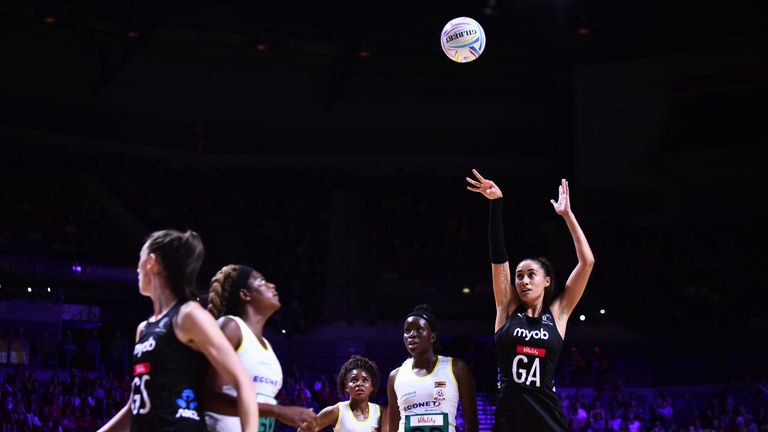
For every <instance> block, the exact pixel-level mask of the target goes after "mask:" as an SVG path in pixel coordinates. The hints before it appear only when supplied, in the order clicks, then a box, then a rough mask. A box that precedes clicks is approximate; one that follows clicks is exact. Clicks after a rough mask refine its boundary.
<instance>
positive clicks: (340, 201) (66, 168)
mask: <svg viewBox="0 0 768 432" xmlns="http://www.w3.org/2000/svg"><path fill="white" fill-rule="evenodd" d="M757 3H758V2H752V3H747V2H739V1H737V2H691V1H662V0H650V1H646V2H621V1H597V0H465V1H457V0H445V1H436V0H428V1H426V2H419V1H409V0H399V1H389V2H385V1H374V0H332V1H329V2H323V1H316V2H309V1H290V0H287V1H238V0H198V1H193V2H181V1H172V0H157V1H148V0H110V1H92V0H60V1H55V0H54V1H42V0H5V1H3V2H0V24H1V25H0V182H1V183H0V190H1V191H2V192H1V193H2V200H1V201H0V397H1V399H2V406H1V407H0V416H1V420H2V421H1V423H2V424H1V426H0V432H13V431H49V430H50V431H60V430H63V431H74V430H79V431H93V430H96V429H97V428H98V427H100V426H101V425H103V424H104V423H105V422H106V421H107V420H109V418H111V416H112V415H113V414H114V413H115V412H116V411H117V410H119V409H120V408H121V407H122V406H124V405H125V403H126V401H127V400H128V391H129V388H130V386H129V381H128V372H129V365H130V357H131V354H132V349H133V338H134V335H135V329H136V325H137V324H138V323H139V322H141V321H142V320H144V319H146V318H147V317H148V316H150V315H151V314H152V304H151V301H150V300H149V299H148V298H146V297H143V296H141V295H140V294H139V293H138V287H137V276H136V268H137V261H138V256H139V250H140V248H141V246H142V244H143V242H144V240H145V238H146V236H147V235H148V234H149V233H151V232H152V231H155V230H158V229H164V228H176V229H181V230H186V229H193V230H195V231H197V232H198V233H199V234H200V235H201V237H202V239H203V242H204V244H205V249H206V257H205V261H204V263H203V267H202V270H201V272H200V277H199V281H198V282H199V285H200V292H201V298H200V301H201V302H203V303H205V302H206V299H205V293H206V292H207V283H208V281H210V278H211V277H212V276H213V274H214V273H215V272H216V271H217V270H218V269H219V268H221V267H222V266H223V265H226V264H229V263H245V264H249V265H250V266H252V267H254V268H256V269H258V270H259V271H261V272H262V273H263V274H264V275H265V276H266V277H267V278H268V279H269V280H270V281H273V282H274V283H275V284H276V285H277V288H278V291H279V294H280V300H281V303H282V308H281V309H280V310H279V311H278V312H277V313H276V314H275V315H274V316H273V317H272V318H271V319H270V320H269V321H268V323H267V326H266V329H265V336H266V337H267V338H268V339H269V340H270V341H271V343H272V344H273V346H274V347H275V351H276V353H277V355H278V357H279V358H280V361H281V364H282V367H283V372H284V375H285V380H284V384H283V388H282V390H281V393H280V394H279V396H278V399H279V401H280V403H282V404H289V405H304V406H307V407H313V408H315V409H316V410H318V409H320V408H322V407H324V406H328V405H331V404H333V403H335V402H336V401H337V400H338V395H336V393H335V390H334V388H335V373H336V372H337V371H338V368H339V366H340V365H341V364H342V363H343V362H344V361H345V360H346V359H347V358H349V356H350V355H352V354H361V355H365V356H367V357H370V358H371V359H373V360H375V361H376V362H377V363H378V364H379V366H380V368H381V370H382V377H383V378H382V385H384V380H385V379H386V376H387V375H388V373H389V371H391V370H392V369H393V368H395V367H397V366H399V365H400V364H401V363H402V361H403V360H404V359H405V358H406V357H407V356H408V353H407V352H406V350H405V348H404V346H403V340H402V323H403V319H404V317H405V315H406V314H407V313H408V312H409V311H411V310H412V309H413V307H414V306H415V305H418V304H421V303H429V304H431V305H432V306H433V307H434V308H435V310H436V312H437V315H438V317H439V319H440V321H441V323H442V328H441V330H442V331H441V333H440V341H441V343H442V345H443V352H444V353H445V354H448V355H452V356H455V357H460V358H463V359H464V360H465V361H466V362H467V363H468V364H469V365H470V367H471V369H472V370H473V372H474V374H475V376H476V380H477V387H478V409H479V420H480V429H481V431H490V430H492V426H493V419H494V417H493V413H494V403H495V389H496V358H495V354H494V349H495V347H494V340H493V319H494V314H495V309H494V304H493V293H492V290H491V275H490V265H489V263H490V261H489V252H488V202H487V200H486V199H484V198H483V197H482V196H480V195H477V194H474V193H472V192H470V191H468V190H467V189H466V187H465V186H466V181H465V180H464V177H465V176H468V175H471V169H472V168H476V169H478V170H479V171H480V172H481V173H482V174H483V175H485V176H486V177H487V178H490V179H492V180H494V181H495V182H496V183H497V184H499V186H501V188H502V190H503V191H504V195H505V202H506V203H505V231H506V241H507V248H508V250H509V254H510V259H511V260H512V261H513V262H516V261H515V260H517V259H520V258H523V257H526V256H539V255H542V256H547V257H549V258H550V259H551V261H552V262H553V263H554V266H555V269H556V270H557V271H558V273H557V276H559V278H560V280H561V281H562V280H565V278H567V276H568V272H570V269H572V268H573V266H574V264H575V263H576V255H575V252H574V250H573V243H572V241H571V238H570V235H569V233H568V230H567V228H566V226H565V224H564V223H563V222H562V218H560V217H559V216H557V215H556V214H555V212H554V211H553V209H552V206H551V204H550V203H549V200H550V199H553V198H556V195H557V186H558V185H559V182H560V179H561V178H567V179H568V180H569V182H570V185H571V199H572V207H573V212H574V214H576V215H577V216H578V217H579V222H580V224H581V226H582V228H583V230H584V232H585V234H586V236H587V238H588V240H589V242H590V245H591V247H592V250H593V252H594V255H595V258H596V264H595V268H594V271H593V273H592V276H591V278H590V281H589V284H588V286H587V288H586V291H585V294H584V296H583V298H582V300H581V302H580V303H579V304H578V307H577V309H576V311H575V312H574V313H573V315H572V316H571V319H570V323H569V327H568V334H567V337H566V340H565V346H564V348H563V352H562V354H561V357H560V361H559V363H558V369H557V373H556V377H555V382H556V384H557V390H558V394H559V396H560V398H561V399H562V402H563V406H564V409H565V412H566V414H567V416H568V417H569V421H570V425H571V428H572V429H573V430H575V431H588V430H592V431H602V430H621V431H624V430H627V431H633V432H635V431H655V432H658V431H683V430H684V431H750V432H751V431H758V430H768V348H767V347H766V345H767V342H768V313H767V312H766V301H765V298H766V296H765V291H766V286H765V280H766V270H765V269H766V265H765V258H766V253H765V246H764V245H765V239H766V236H765V233H766V229H765V224H766V216H768V214H767V213H768V212H767V211H766V209H767V208H768V206H767V205H766V202H768V201H767V200H766V191H768V182H767V181H766V180H767V179H766V177H767V174H766V173H767V172H768V167H767V166H766V165H767V164H766V161H767V159H766V157H765V153H764V147H765V146H766V144H768V133H767V132H766V130H767V128H766V124H768V123H767V122H768V108H766V107H767V106H768V105H766V100H768V88H767V87H766V84H767V83H768V43H766V42H767V39H768V38H767V36H766V32H767V31H768V30H767V29H768V25H766V21H765V18H766V15H765V13H764V12H763V13H761V12H759V10H760V9H759V8H758V4H757ZM458 16H469V17H473V18H475V19H476V20H477V21H478V22H480V23H481V24H482V26H483V27H484V29H485V32H486V36H487V41H488V42H487V47H486V49H485V52H484V53H483V54H482V55H481V56H480V57H479V58H478V59H477V60H475V61H474V62H471V63H467V64H458V63H454V62H452V61H451V60H450V59H448V58H447V57H446V56H445V55H444V54H443V52H442V51H441V49H440V42H439V36H440V31H441V29H442V27H443V25H444V24H445V23H446V22H447V21H448V20H450V19H452V18H454V17H458ZM384 390H385V389H383V390H381V391H379V392H378V394H377V395H376V396H375V397H374V399H375V400H376V401H379V402H380V403H382V404H386V391H384ZM601 416H603V417H604V418H605V419H606V421H603V422H599V421H596V420H595V419H598V418H601ZM458 429H459V430H462V431H463V430H464V427H463V424H461V422H460V423H459V425H458ZM278 430H280V431H291V430H293V429H291V428H288V427H285V426H281V425H280V424H278Z"/></svg>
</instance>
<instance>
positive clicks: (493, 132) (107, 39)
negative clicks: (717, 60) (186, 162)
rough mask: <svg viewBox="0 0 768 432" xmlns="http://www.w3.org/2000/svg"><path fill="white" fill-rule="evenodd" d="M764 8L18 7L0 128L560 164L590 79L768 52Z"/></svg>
mask: <svg viewBox="0 0 768 432" xmlns="http://www.w3.org/2000/svg"><path fill="white" fill-rule="evenodd" d="M755 6H756V5H755ZM755 6H753V5H751V4H747V3H743V4H742V3H738V4H729V6H728V8H724V7H722V5H718V4H714V3H700V2H699V3H694V2H690V1H683V2H666V1H660V0H656V1H651V2H642V3H637V2H609V1H585V0H579V1H567V0H543V1H533V0H518V1H511V0H471V1H456V0H451V1H434V0H430V1H411V0H398V1H386V2H385V1H374V0H334V1H330V2H311V1H239V0H229V1H212V0H200V1H194V2H181V1H172V0H163V1H148V0H112V1H108V2H104V1H90V0H54V1H40V0H35V1H22V0H9V1H5V2H2V5H0V20H1V22H2V23H3V26H2V27H3V28H2V30H0V32H1V34H2V37H1V38H0V41H2V49H3V56H2V60H0V62H1V63H2V64H3V80H2V84H0V89H2V90H1V91H2V109H3V110H4V111H5V115H4V120H3V123H5V125H6V126H8V127H19V128H37V129H39V128H44V129H47V130H49V131H52V132H55V133H65V134H73V135H81V136H88V137H93V138H98V139H106V140H114V141H124V142H131V143H135V144H141V145H144V144H150V145H153V146H164V147H171V148H178V149H183V150H189V151H203V152H213V153H218V152H224V153H227V152H234V153H243V152H244V153H252V154H356V153H366V154H367V153H381V154H428V153H432V152H435V151H437V152H443V153H458V154H462V153H465V152H468V151H470V150H468V147H467V146H466V145H465V144H464V145H462V144H457V142H459V143H461V142H464V143H466V142H468V141H471V142H472V143H473V146H472V147H471V149H472V150H471V151H478V149H479V150H481V151H487V152H489V153H496V152H509V153H513V152H516V151H519V150H520V149H519V148H516V147H515V146H514V145H512V146H510V145H509V144H508V143H509V141H511V140H514V141H526V138H529V139H536V140H537V141H540V142H542V143H544V145H542V146H539V147H538V148H539V149H542V148H543V149H552V148H554V150H555V151H556V150H558V149H560V150H562V149H563V148H567V147H569V146H571V145H572V144H573V143H572V140H570V139H569V138H568V137H569V135H570V132H571V125H572V122H573V118H572V99H573V88H572V82H573V79H574V75H575V74H576V73H577V72H575V71H576V70H577V68H578V67H580V66H584V65H590V64H592V65H594V64H601V63H611V62H621V61H628V60H631V59H636V58H643V57H647V56H659V55H664V54H665V53H672V52H695V51H701V50H713V49H718V48H724V49H728V48H729V47H733V46H739V47H741V48H742V49H750V47H754V49H756V50H759V49H760V47H763V48H764V47H765V26H764V25H763V22H762V20H761V18H760V14H758V13H756V12H757V9H756V7H755ZM456 16H470V17H474V18H475V19H477V20H478V21H479V22H480V23H481V24H482V25H483V26H484V27H485V29H486V33H487V36H488V48H487V49H486V51H485V52H484V54H483V56H482V59H481V60H480V61H476V62H473V63H470V64H454V63H452V62H451V61H450V60H448V59H447V58H446V57H445V56H444V55H443V53H442V52H441V50H440V46H439V39H438V38H439V34H440V30H441V28H442V26H443V25H444V23H445V22H447V21H448V20H450V19H451V18H454V17H456ZM510 137H512V139H510ZM521 138H522V139H521ZM527 150H528V151H535V149H533V150H532V149H530V148H528V149H527Z"/></svg>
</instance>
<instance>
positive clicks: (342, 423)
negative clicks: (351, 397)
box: [333, 401, 381, 432]
mask: <svg viewBox="0 0 768 432" xmlns="http://www.w3.org/2000/svg"><path fill="white" fill-rule="evenodd" d="M336 406H337V407H338V408H339V417H338V418H337V419H336V424H335V425H334V426H333V432H378V431H379V425H380V424H381V407H379V406H378V405H377V404H375V403H373V402H368V418H367V419H366V420H358V419H357V417H355V413H353V412H352V409H351V408H350V407H349V401H344V402H339V403H337V404H336Z"/></svg>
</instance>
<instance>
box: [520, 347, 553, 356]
mask: <svg viewBox="0 0 768 432" xmlns="http://www.w3.org/2000/svg"><path fill="white" fill-rule="evenodd" d="M515 352H516V353H517V354H525V355H532V356H536V357H544V356H545V355H547V350H546V349H545V348H536V347H529V346H525V345H518V346H517V349H516V350H515Z"/></svg>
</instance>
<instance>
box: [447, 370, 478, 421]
mask: <svg viewBox="0 0 768 432" xmlns="http://www.w3.org/2000/svg"><path fill="white" fill-rule="evenodd" d="M453 376H454V377H456V382H457V383H458V385H459V400H460V401H461V409H462V412H463V415H464V425H465V431H466V432H478V431H479V430H480V427H479V424H478V422H477V388H476V387H475V376H474V374H472V369H470V368H469V366H468V365H467V363H466V362H464V360H461V359H457V358H455V359H453Z"/></svg>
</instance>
